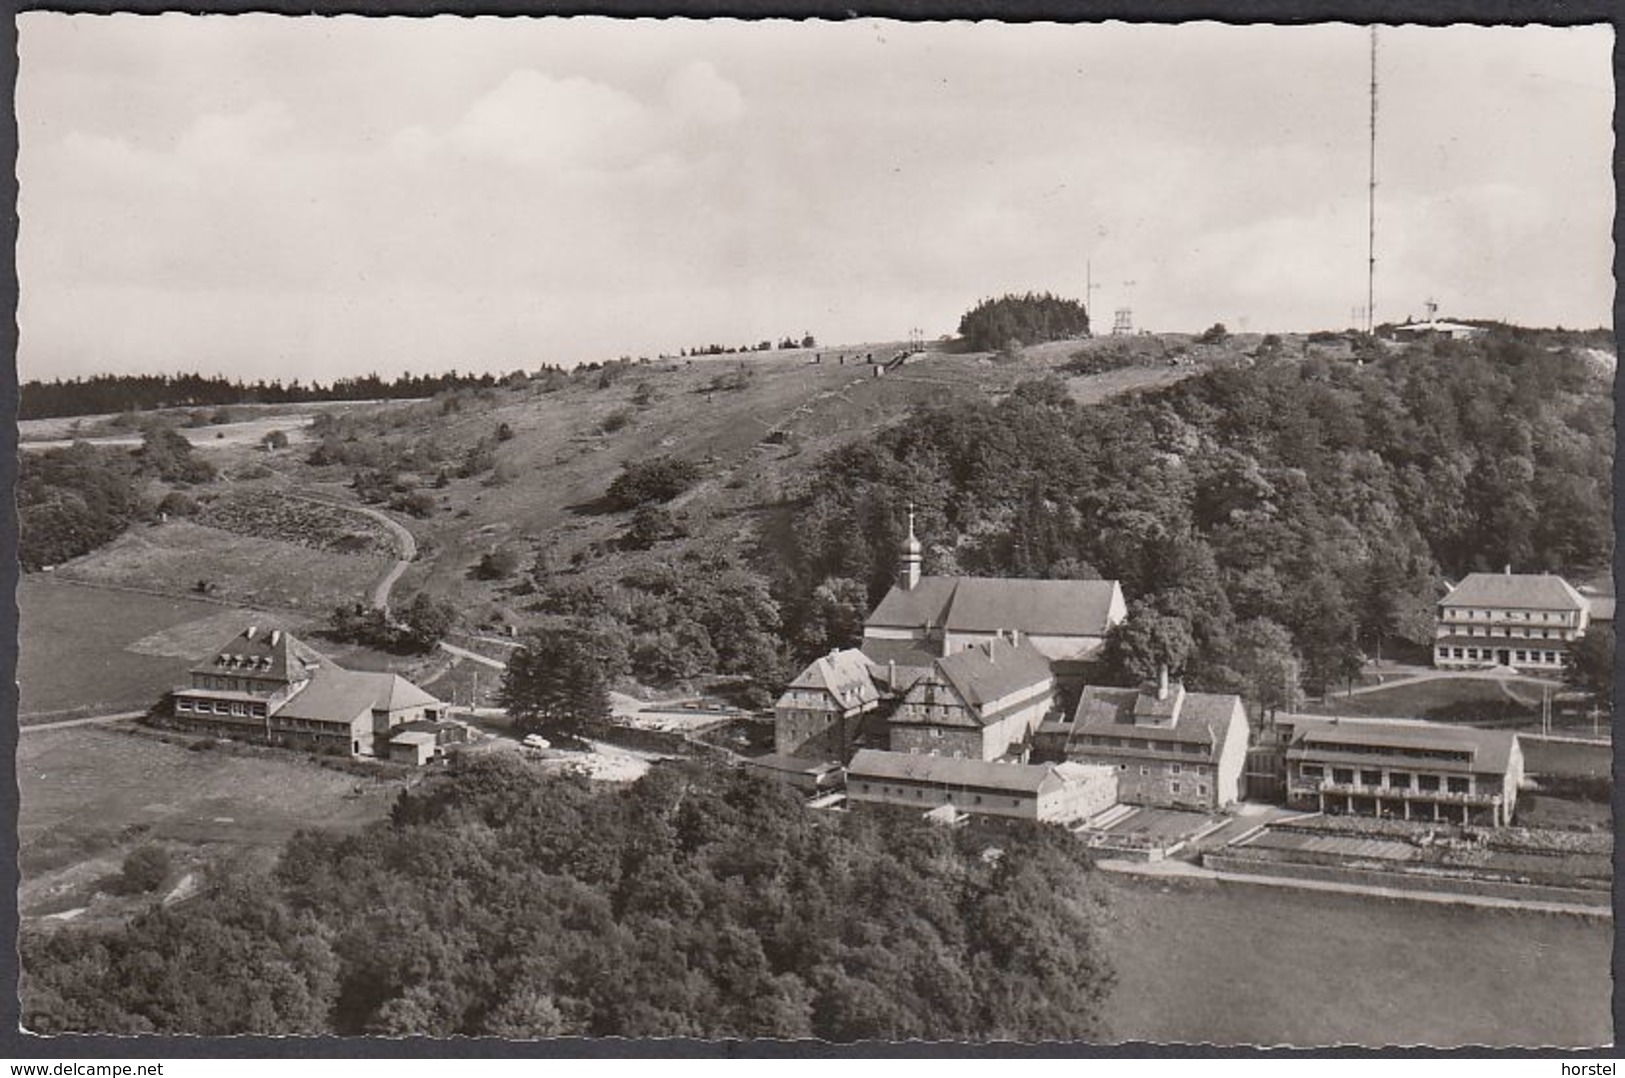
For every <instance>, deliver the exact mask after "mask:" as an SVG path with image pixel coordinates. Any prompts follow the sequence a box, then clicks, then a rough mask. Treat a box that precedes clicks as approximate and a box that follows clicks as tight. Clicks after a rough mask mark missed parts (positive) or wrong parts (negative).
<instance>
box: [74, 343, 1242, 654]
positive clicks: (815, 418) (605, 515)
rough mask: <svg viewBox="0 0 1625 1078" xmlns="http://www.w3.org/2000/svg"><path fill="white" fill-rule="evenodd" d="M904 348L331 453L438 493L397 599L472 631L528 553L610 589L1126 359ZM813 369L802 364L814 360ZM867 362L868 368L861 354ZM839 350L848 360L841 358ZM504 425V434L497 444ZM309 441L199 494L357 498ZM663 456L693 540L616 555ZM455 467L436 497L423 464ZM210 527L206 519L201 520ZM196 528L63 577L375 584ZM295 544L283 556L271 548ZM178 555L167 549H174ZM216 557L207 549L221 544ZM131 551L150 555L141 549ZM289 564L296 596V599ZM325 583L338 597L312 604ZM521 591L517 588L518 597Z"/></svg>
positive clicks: (407, 413)
mask: <svg viewBox="0 0 1625 1078" xmlns="http://www.w3.org/2000/svg"><path fill="white" fill-rule="evenodd" d="M1181 343H1182V339H1180V338H1137V339H1135V342H1134V347H1135V348H1137V349H1139V350H1140V352H1141V354H1140V355H1139V356H1138V357H1136V358H1135V359H1134V361H1133V362H1132V363H1131V365H1129V366H1126V367H1119V368H1117V369H1111V370H1107V371H1105V372H1104V373H1099V374H1087V375H1070V376H1068V382H1069V386H1070V388H1071V389H1072V392H1073V395H1074V396H1075V397H1076V398H1077V399H1078V400H1079V401H1080V402H1091V401H1096V400H1100V399H1104V398H1105V397H1108V396H1112V395H1115V394H1119V393H1124V392H1131V391H1135V390H1140V389H1146V388H1152V387H1158V386H1163V385H1167V384H1170V383H1171V382H1173V381H1176V380H1178V379H1179V378H1182V377H1185V376H1186V375H1188V374H1190V373H1192V372H1193V371H1194V370H1195V369H1197V366H1198V364H1197V363H1194V362H1185V363H1184V364H1182V365H1181V364H1178V363H1175V362H1173V361H1171V360H1170V359H1169V358H1167V354H1168V353H1169V351H1170V349H1174V350H1177V349H1178V348H1179V346H1180V344H1181ZM1249 344H1256V339H1254V340H1252V341H1247V340H1244V339H1239V338H1238V339H1235V340H1233V341H1232V342H1231V343H1230V345H1229V347H1225V348H1210V349H1207V350H1206V351H1205V353H1204V354H1203V355H1201V356H1200V357H1197V358H1198V360H1199V363H1200V364H1201V365H1205V364H1207V363H1209V362H1213V361H1216V360H1223V359H1225V358H1229V357H1235V356H1239V355H1242V354H1244V353H1245V351H1246V349H1247V345H1249ZM902 347H903V345H902V344H901V342H879V343H874V344H864V345H856V346H847V347H845V348H827V349H821V350H818V351H816V352H815V351H813V350H793V351H775V352H759V353H750V354H746V355H732V356H717V357H696V358H694V359H675V358H668V359H662V360H659V361H653V362H650V363H648V364H631V365H625V366H612V367H609V368H605V369H602V370H596V371H578V372H575V373H573V374H571V375H568V376H556V377H548V378H537V379H533V380H531V381H529V382H526V383H521V384H517V385H507V386H503V387H501V388H497V389H490V390H464V391H460V392H457V393H453V394H446V395H442V396H441V397H437V398H435V399H432V400H427V401H417V402H396V403H387V404H379V405H370V406H359V407H355V408H349V409H343V410H335V411H334V413H333V414H335V415H336V416H337V417H338V418H336V419H334V420H331V421H329V422H330V424H331V426H329V427H326V428H318V429H319V430H328V431H329V432H331V434H332V436H333V437H334V438H335V440H336V441H337V443H338V444H340V445H345V446H360V447H371V450H372V451H374V452H377V453H380V454H381V460H380V462H381V463H383V464H386V465H387V464H390V463H394V462H398V461H401V460H408V461H410V462H411V465H412V467H411V468H410V469H408V470H406V471H405V472H404V475H403V479H404V481H405V482H408V483H412V484H415V485H416V487H417V489H418V490H419V491H421V492H423V493H424V494H426V495H427V496H429V497H431V498H432V506H433V508H432V509H431V510H430V511H429V512H428V514H427V515H426V516H424V517H422V518H419V519H414V518H412V517H409V516H406V515H403V514H400V513H396V514H394V515H395V516H396V517H397V518H398V519H401V520H402V521H403V522H404V523H406V524H407V526H408V527H409V528H410V529H411V530H412V532H413V533H414V535H415V536H416V537H417V538H418V542H419V546H420V548H421V551H422V553H421V555H420V557H419V559H418V561H417V562H415V563H414V564H413V565H412V567H411V568H410V569H409V570H408V572H407V573H406V575H405V577H404V578H403V579H402V581H401V583H400V584H399V585H398V587H397V593H396V594H397V595H410V594H411V593H413V592H414V591H417V590H420V589H425V588H427V589H429V590H430V591H432V592H433V593H435V594H437V595H439V596H443V597H446V598H449V599H451V600H453V601H454V602H456V603H457V604H458V606H459V608H460V609H462V610H463V611H464V612H465V617H466V619H467V620H468V621H469V622H470V623H471V624H478V623H480V622H482V621H487V620H489V619H490V618H491V617H492V616H494V615H495V614H496V613H497V612H498V611H506V612H508V613H509V615H510V617H515V616H516V617H517V618H518V619H519V620H524V618H525V612H524V610H523V605H524V604H523V596H522V595H517V594H515V593H514V591H515V586H516V585H518V584H519V581H520V580H521V579H522V577H523V572H524V570H528V569H529V568H530V567H531V566H532V565H533V564H535V563H536V561H537V559H538V558H541V559H543V560H544V561H545V563H546V564H547V565H549V566H550V567H552V568H553V569H554V570H555V571H558V572H566V573H572V574H579V575H581V576H582V577H584V578H586V579H601V578H612V577H615V576H617V575H619V574H620V573H621V572H623V571H625V569H626V568H627V567H629V566H630V565H632V564H635V563H636V562H639V561H647V560H652V559H664V558H668V557H670V556H671V555H673V554H676V553H680V552H681V551H682V550H683V549H684V548H685V547H686V546H689V545H693V544H696V543H704V542H710V541H717V540H720V541H723V542H727V543H732V544H737V545H740V546H741V547H743V546H744V545H746V544H748V543H750V542H751V541H753V539H754V537H755V536H756V534H757V528H758V526H759V525H760V523H761V522H762V521H763V520H764V519H766V518H767V517H768V516H769V515H770V514H772V513H773V511H774V507H775V505H776V504H777V503H779V502H780V501H781V500H782V499H783V497H784V495H785V492H786V491H787V490H789V489H791V488H793V487H794V484H795V482H796V477H797V475H798V473H799V472H800V471H802V470H803V468H804V466H805V464H806V463H807V462H809V461H811V460H813V459H816V458H817V457H818V456H819V455H821V454H822V453H824V452H826V451H828V450H830V449H832V448H835V447H837V446H839V445H841V444H843V443H846V442H849V441H852V440H854V439H859V438H862V437H865V436H867V435H869V434H871V433H872V432H874V431H875V430H877V429H880V428H882V427H885V426H887V425H889V424H893V423H897V422H900V421H902V420H903V419H904V418H905V417H906V416H907V415H908V412H909V410H910V409H911V408H912V407H914V406H915V405H917V404H921V403H928V402H929V403H943V402H948V401H952V400H956V399H974V398H978V397H997V396H999V395H1001V394H1003V393H1006V392H1008V391H1009V390H1010V389H1011V388H1012V387H1013V386H1015V385H1016V384H1017V383H1019V382H1021V381H1023V380H1026V379H1028V378H1033V377H1037V376H1040V375H1042V374H1044V373H1048V372H1056V371H1060V372H1061V373H1062V374H1063V375H1065V373H1066V372H1064V371H1062V370H1061V368H1062V367H1063V366H1064V365H1065V364H1067V363H1068V361H1069V360H1070V358H1071V357H1072V356H1073V355H1074V354H1075V353H1078V352H1079V351H1080V350H1082V351H1089V350H1100V349H1112V348H1115V349H1118V350H1121V349H1122V348H1123V344H1122V342H1113V341H1111V340H1110V339H1104V340H1097V341H1090V342H1075V341H1074V342H1057V343H1054V344H1048V345H1039V346H1034V347H1032V348H1029V349H1027V350H1026V352H1025V354H1024V355H1023V356H1022V357H1021V358H1020V359H1019V360H1011V359H1009V358H1008V357H997V356H993V355H990V354H987V353H962V354H949V353H947V352H944V351H940V350H933V351H931V352H928V353H926V354H923V355H917V356H915V357H914V358H912V359H910V360H909V361H908V362H906V363H905V364H903V365H902V366H900V367H896V368H892V369H887V370H885V371H884V372H883V373H877V371H878V370H879V365H880V363H881V362H883V361H885V360H888V359H890V358H891V357H892V356H894V355H895V354H896V353H897V352H898V351H899V350H900V349H901V348H902ZM815 355H816V356H818V357H819V361H818V362H815V361H814V357H815ZM867 356H872V357H874V359H875V361H876V362H875V364H874V365H870V364H869V363H866V362H865V357H867ZM843 357H844V362H843ZM499 428H501V429H502V431H503V434H502V440H500V441H498V440H497V438H496V432H497V431H498V429H499ZM304 433H305V435H306V437H303V438H301V439H299V440H298V441H296V442H295V443H294V444H293V445H292V446H291V447H289V448H287V449H283V450H275V451H269V452H267V451H265V450H263V449H260V448H257V447H252V446H250V445H245V444H241V443H233V444H226V445H220V446H215V447H209V449H208V452H209V454H210V458H211V459H213V460H216V461H217V462H219V463H220V464H221V465H222V473H223V478H222V479H221V480H220V481H218V482H217V483H216V484H214V485H213V487H212V488H208V489H201V490H200V491H199V492H198V493H199V496H200V497H204V498H206V497H208V496H209V495H210V494H213V495H215V496H217V497H220V496H224V495H227V494H230V493H236V492H242V491H248V490H260V489H267V490H271V491H286V492H290V493H299V494H315V495H318V496H321V497H326V498H333V499H337V500H343V501H347V502H351V503H359V497H358V494H357V492H356V491H355V490H354V489H353V487H352V486H351V480H352V477H353V475H354V474H355V473H356V472H357V471H359V470H363V466H362V465H360V464H349V463H335V464H325V465H319V464H312V463H310V457H311V446H312V444H313V442H314V441H315V440H316V439H315V438H314V437H311V436H310V435H311V434H312V432H310V431H306V432H304ZM482 443H483V444H485V445H486V446H487V447H488V448H489V450H490V456H491V467H490V468H489V469H487V470H483V471H480V472H477V473H476V474H473V475H470V476H467V477H458V476H457V475H456V474H455V472H456V469H457V465H458V462H459V461H461V460H462V459H463V458H464V457H465V455H467V454H469V453H470V452H471V451H472V450H474V449H475V448H476V447H477V446H479V445H481V444H482ZM662 455H670V456H674V457H678V458H682V459H686V460H690V461H693V462H695V463H697V464H698V465H700V468H701V472H702V475H703V479H702V480H701V482H700V483H699V484H698V485H697V486H695V487H694V488H692V489H691V490H689V491H687V492H686V493H684V494H683V495H681V496H680V497H679V498H678V499H676V500H675V501H674V502H672V503H671V504H670V505H668V507H667V508H668V509H670V510H671V511H672V512H673V513H675V514H677V515H678V516H679V517H680V518H681V519H682V520H683V522H684V525H685V527H686V528H687V530H688V532H689V535H688V537H687V538H683V539H677V540H674V541H672V542H667V543H661V544H658V545H656V546H655V548H654V549H652V550H648V551H636V552H634V551H628V550H623V549H620V544H619V542H618V539H619V537H620V536H621V535H622V534H623V533H624V531H625V529H626V526H627V522H628V519H629V516H630V514H629V513H627V512H624V511H616V510H614V509H613V508H612V507H610V506H609V505H608V504H606V502H605V500H604V494H605V490H606V488H607V487H608V485H609V484H610V482H611V481H612V480H613V479H614V478H615V476H616V475H618V474H619V473H620V471H621V469H622V467H623V466H624V465H625V464H627V463H629V462H634V461H639V460H646V459H649V458H651V457H656V456H662ZM425 460H431V461H439V462H441V468H442V470H445V471H447V472H448V473H449V475H448V479H447V480H446V481H445V484H444V485H443V486H436V485H435V478H436V476H435V474H431V468H430V467H425V466H423V461H425ZM203 519H207V518H206V517H205V518H203ZM216 530H218V529H208V528H203V527H201V526H198V525H183V526H166V527H160V528H152V529H148V530H147V531H145V532H144V533H143V534H142V536H141V537H140V542H139V543H135V542H129V541H126V542H121V543H119V544H115V546H114V547H111V548H104V549H103V550H101V551H97V552H95V553H92V554H90V555H88V556H86V557H84V558H81V559H79V560H78V561H77V562H75V563H71V564H70V565H68V566H65V567H64V568H63V569H62V570H61V571H63V572H64V573H66V574H67V575H72V576H76V577H78V578H80V579H85V580H94V581H96V582H99V583H128V584H139V585H140V586H142V587H144V588H151V589H155V590H164V591H173V592H175V593H177V594H182V593H185V592H187V591H188V589H190V588H191V587H193V585H194V584H195V582H196V579H197V576H198V572H197V569H198V563H197V562H196V561H195V560H194V559H193V558H189V557H188V556H187V555H188V553H190V552H196V551H197V550H199V549H200V545H199V536H200V535H202V536H203V537H204V538H209V539H212V540H214V541H212V542H209V543H205V544H203V545H202V546H203V548H206V549H208V550H210V551H211V552H212V553H211V556H210V558H209V559H208V560H209V562H210V565H209V570H210V572H211V573H212V574H213V575H214V576H215V577H216V578H217V579H225V580H228V581H229V585H230V586H229V594H230V597H231V598H233V599H235V600H238V601H241V602H243V603H244V604H250V603H254V602H265V603H275V604H278V605H283V604H289V599H290V592H297V598H296V599H294V600H293V602H292V603H291V604H289V605H297V606H299V607H301V608H304V609H307V610H317V609H320V608H321V607H322V606H323V602H324V599H325V600H330V602H331V603H333V604H336V603H339V602H342V601H346V600H350V599H355V598H359V597H360V595H359V594H353V593H359V592H361V591H362V590H363V589H364V586H365V584H366V582H367V581H368V580H370V579H372V578H373V576H374V575H375V574H376V571H377V567H378V562H377V555H376V554H375V553H371V552H369V553H368V554H366V555H360V554H347V553H340V552H337V551H332V550H312V549H308V548H305V547H297V546H295V545H294V544H291V543H286V542H285V541H284V540H283V539H282V538H280V537H277V536H265V537H260V538H257V539H254V540H253V541H252V542H244V541H243V540H244V538H245V537H244V536H241V535H236V536H229V537H228V536H227V535H226V534H225V533H223V532H222V533H221V534H220V535H219V536H213V535H211V534H209V533H211V532H213V531H216ZM283 546H286V547H288V548H289V549H288V550H287V551H282V550H281V547H283ZM170 548H173V549H170ZM217 548H218V549H217ZM502 548H507V549H510V550H512V551H514V552H515V553H516V554H517V555H518V562H519V566H520V570H521V573H520V576H517V577H513V578H510V579H507V580H483V579H477V578H476V576H475V575H474V573H473V572H472V569H473V567H474V566H475V565H476V564H477V563H478V562H479V561H480V559H481V557H482V556H483V555H485V554H487V553H488V552H492V551H496V550H499V549H502ZM232 549H241V550H242V552H243V554H244V558H243V564H242V565H241V566H239V567H238V568H237V571H235V572H230V573H228V572H226V571H225V567H224V566H217V565H215V564H214V562H215V561H218V558H217V557H215V556H214V555H215V554H216V553H219V552H221V551H228V552H229V551H230V550H232ZM139 551H144V552H145V553H146V555H147V556H145V557H140V556H136V555H137V553H138V552H139ZM290 566H298V567H299V573H300V574H301V584H300V586H299V587H297V588H291V587H290V583H289V580H288V574H289V572H290ZM324 589H330V590H331V592H332V594H330V595H327V594H324ZM519 590H520V591H522V590H523V588H522V587H520V589H519Z"/></svg>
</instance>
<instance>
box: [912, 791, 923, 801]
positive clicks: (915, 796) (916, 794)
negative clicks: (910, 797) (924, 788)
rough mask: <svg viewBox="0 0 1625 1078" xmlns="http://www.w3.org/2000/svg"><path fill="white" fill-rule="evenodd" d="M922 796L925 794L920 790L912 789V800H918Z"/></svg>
mask: <svg viewBox="0 0 1625 1078" xmlns="http://www.w3.org/2000/svg"><path fill="white" fill-rule="evenodd" d="M924 796H925V794H924V793H922V792H921V791H919V790H915V791H914V800H916V801H918V800H919V799H920V798H922V797H924Z"/></svg>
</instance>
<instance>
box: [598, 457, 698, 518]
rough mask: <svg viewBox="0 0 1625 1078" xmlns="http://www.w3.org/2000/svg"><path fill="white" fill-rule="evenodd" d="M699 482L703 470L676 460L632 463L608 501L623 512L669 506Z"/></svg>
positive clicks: (612, 488) (625, 469)
mask: <svg viewBox="0 0 1625 1078" xmlns="http://www.w3.org/2000/svg"><path fill="white" fill-rule="evenodd" d="M699 481H700V466H699V465H698V464H695V463H694V462H693V461H690V460H681V459H679V458H677V457H653V458H650V459H649V460H640V461H629V462H627V463H626V464H625V465H623V470H622V472H621V474H620V475H618V476H616V477H615V481H614V482H612V483H610V485H609V491H608V494H609V499H610V501H612V502H614V503H615V504H616V505H617V506H619V507H620V508H622V509H636V508H637V507H638V506H641V505H654V504H658V503H662V502H669V501H671V500H672V499H673V498H675V497H677V496H678V495H679V494H681V493H683V492H684V491H686V490H688V489H689V488H690V487H692V486H693V485H694V484H695V483H698V482H699Z"/></svg>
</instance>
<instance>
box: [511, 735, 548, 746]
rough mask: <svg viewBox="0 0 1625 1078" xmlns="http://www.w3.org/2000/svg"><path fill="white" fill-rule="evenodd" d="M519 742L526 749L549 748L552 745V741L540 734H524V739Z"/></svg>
mask: <svg viewBox="0 0 1625 1078" xmlns="http://www.w3.org/2000/svg"><path fill="white" fill-rule="evenodd" d="M519 743H520V744H521V745H523V746H525V748H527V749H550V748H552V747H553V742H551V741H549V740H548V739H547V738H545V737H543V736H542V735H541V734H526V735H525V737H524V740H522V741H520V742H519Z"/></svg>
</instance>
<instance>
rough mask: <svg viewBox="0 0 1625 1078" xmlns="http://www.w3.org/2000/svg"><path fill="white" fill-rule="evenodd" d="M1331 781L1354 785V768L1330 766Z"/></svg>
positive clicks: (1343, 784) (1341, 784)
mask: <svg viewBox="0 0 1625 1078" xmlns="http://www.w3.org/2000/svg"><path fill="white" fill-rule="evenodd" d="M1332 781H1333V782H1335V783H1337V784H1338V785H1340V786H1353V785H1354V769H1353V768H1352V767H1334V768H1332Z"/></svg>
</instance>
